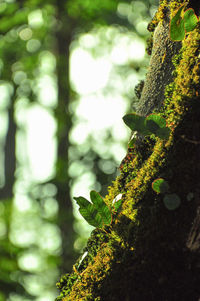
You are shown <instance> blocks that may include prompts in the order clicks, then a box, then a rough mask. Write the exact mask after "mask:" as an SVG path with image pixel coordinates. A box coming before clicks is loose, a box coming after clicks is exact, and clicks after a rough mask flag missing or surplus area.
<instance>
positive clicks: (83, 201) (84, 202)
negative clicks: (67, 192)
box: [74, 196, 91, 207]
mask: <svg viewBox="0 0 200 301" xmlns="http://www.w3.org/2000/svg"><path fill="white" fill-rule="evenodd" d="M74 199H75V201H76V202H77V204H78V205H79V206H80V207H87V206H88V205H90V204H91V203H90V202H89V201H88V200H87V199H85V198H84V197H82V196H79V197H77V198H74Z"/></svg>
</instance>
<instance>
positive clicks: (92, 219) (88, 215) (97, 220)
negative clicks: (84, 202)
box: [79, 204, 103, 228]
mask: <svg viewBox="0 0 200 301" xmlns="http://www.w3.org/2000/svg"><path fill="white" fill-rule="evenodd" d="M79 212H80V214H81V215H82V216H83V217H84V219H85V220H86V221H87V222H88V224H90V225H92V226H93V227H97V228H101V227H102V226H103V223H102V218H101V216H100V215H99V213H98V211H97V210H96V209H95V207H94V206H93V205H92V204H90V205H88V206H87V207H80V208H79Z"/></svg>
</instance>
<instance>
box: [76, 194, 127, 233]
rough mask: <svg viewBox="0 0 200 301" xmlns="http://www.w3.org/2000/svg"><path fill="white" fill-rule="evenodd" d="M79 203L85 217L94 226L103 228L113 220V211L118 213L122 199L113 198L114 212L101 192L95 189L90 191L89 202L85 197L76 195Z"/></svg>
mask: <svg viewBox="0 0 200 301" xmlns="http://www.w3.org/2000/svg"><path fill="white" fill-rule="evenodd" d="M74 199H75V201H76V202H77V204H78V205H79V207H80V208H79V212H80V214H81V215H82V216H83V218H84V219H85V220H86V221H87V222H88V224H90V225H91V226H93V227H97V228H102V227H103V226H106V225H110V224H111V222H112V213H113V214H114V213H115V214H116V213H117V212H118V211H119V208H120V206H121V204H122V199H117V198H115V199H114V200H113V206H112V207H113V212H112V213H111V210H110V209H109V207H108V206H107V205H106V204H105V202H104V200H103V198H102V197H101V196H100V194H99V193H98V192H96V191H94V190H92V191H91V192H90V199H91V202H92V203H91V202H89V201H88V200H87V199H85V198H84V197H82V196H80V197H74Z"/></svg>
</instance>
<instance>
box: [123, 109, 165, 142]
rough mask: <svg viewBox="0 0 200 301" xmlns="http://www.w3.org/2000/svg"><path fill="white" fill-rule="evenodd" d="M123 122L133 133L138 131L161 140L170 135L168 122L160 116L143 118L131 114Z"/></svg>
mask: <svg viewBox="0 0 200 301" xmlns="http://www.w3.org/2000/svg"><path fill="white" fill-rule="evenodd" d="M123 121H124V122H125V124H126V125H127V126H128V127H129V128H130V129H131V130H132V131H137V132H138V133H139V134H141V135H143V136H148V135H152V134H154V135H155V136H157V137H159V138H161V139H167V138H168V137H169V134H170V129H169V128H167V127H166V120H165V119H164V118H163V117H161V116H160V115H158V114H150V115H149V116H147V117H143V116H140V115H137V114H136V113H131V114H127V115H125V116H124V117H123Z"/></svg>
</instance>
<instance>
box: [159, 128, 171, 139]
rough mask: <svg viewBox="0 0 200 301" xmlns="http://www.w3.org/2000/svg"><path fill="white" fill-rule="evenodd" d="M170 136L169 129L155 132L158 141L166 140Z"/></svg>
mask: <svg viewBox="0 0 200 301" xmlns="http://www.w3.org/2000/svg"><path fill="white" fill-rule="evenodd" d="M169 135H170V129H169V128H167V127H166V128H163V129H158V130H157V132H156V136H157V137H159V138H160V139H168V138H169Z"/></svg>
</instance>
